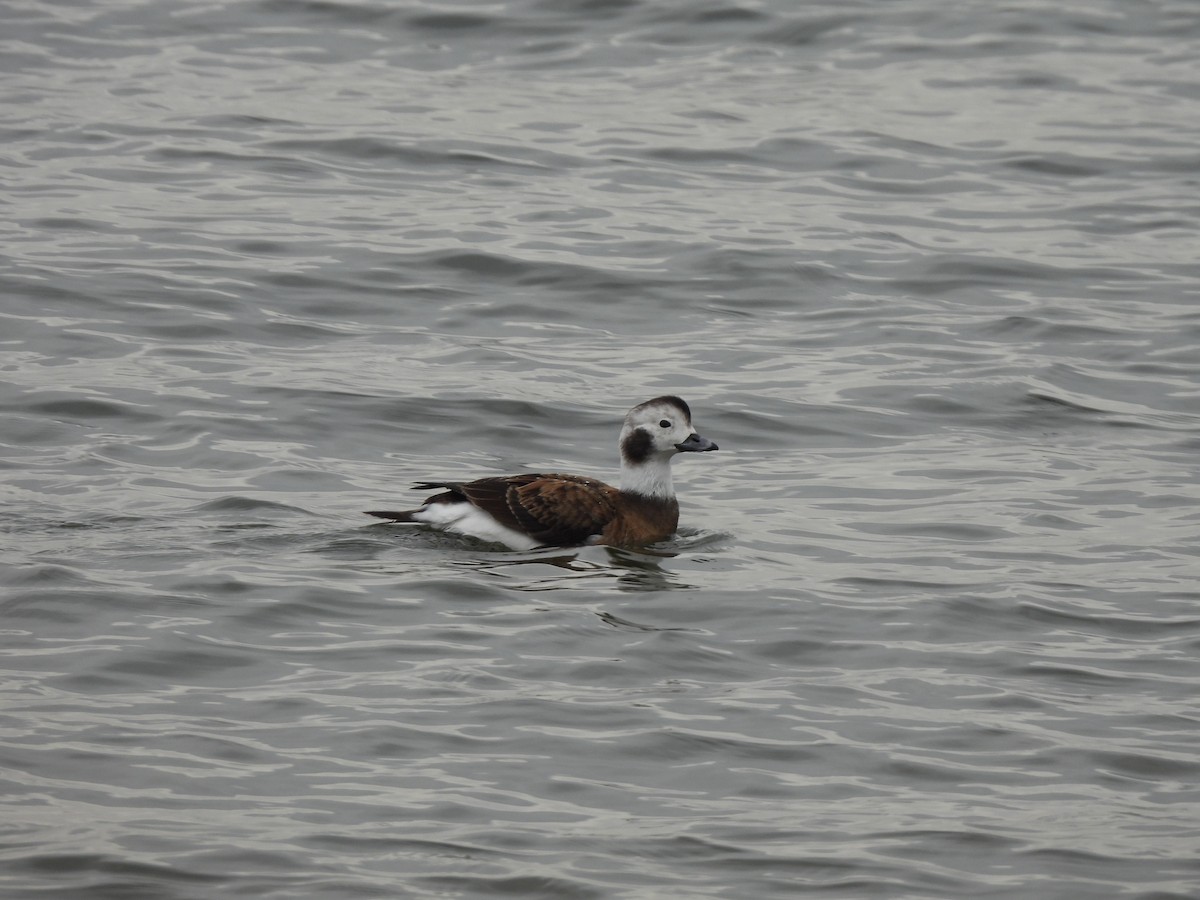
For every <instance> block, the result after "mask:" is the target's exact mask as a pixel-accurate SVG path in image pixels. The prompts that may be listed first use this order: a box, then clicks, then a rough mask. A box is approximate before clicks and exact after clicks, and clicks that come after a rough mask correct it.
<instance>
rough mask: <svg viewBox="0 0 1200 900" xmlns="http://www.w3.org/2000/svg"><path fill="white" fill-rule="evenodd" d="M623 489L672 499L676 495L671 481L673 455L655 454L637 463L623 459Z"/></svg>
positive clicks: (648, 495) (643, 494)
mask: <svg viewBox="0 0 1200 900" xmlns="http://www.w3.org/2000/svg"><path fill="white" fill-rule="evenodd" d="M620 486H621V490H622V491H625V492H627V493H630V494H641V495H642V496H643V497H657V498H661V499H663V500H670V499H672V498H673V497H674V496H675V485H674V484H672V483H671V456H668V455H662V456H659V455H657V454H656V455H654V456H651V457H650V458H649V459H648V460H646V461H645V462H644V463H639V464H637V465H634V464H631V463H627V462H625V461H624V460H622V461H621V485H620Z"/></svg>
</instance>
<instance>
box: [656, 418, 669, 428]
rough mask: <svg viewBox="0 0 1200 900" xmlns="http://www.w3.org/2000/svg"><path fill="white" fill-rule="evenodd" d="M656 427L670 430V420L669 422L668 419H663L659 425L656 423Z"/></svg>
mask: <svg viewBox="0 0 1200 900" xmlns="http://www.w3.org/2000/svg"><path fill="white" fill-rule="evenodd" d="M658 427H659V428H670V427H671V420H670V419H663V420H662V421H661V422H659V423H658Z"/></svg>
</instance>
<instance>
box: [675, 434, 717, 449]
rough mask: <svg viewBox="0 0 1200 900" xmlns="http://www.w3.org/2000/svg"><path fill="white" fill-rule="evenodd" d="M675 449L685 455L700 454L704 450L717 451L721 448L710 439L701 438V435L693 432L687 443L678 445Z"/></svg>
mask: <svg viewBox="0 0 1200 900" xmlns="http://www.w3.org/2000/svg"><path fill="white" fill-rule="evenodd" d="M675 449H676V450H680V451H682V452H684V453H699V452H701V451H703V450H717V449H720V448H718V447H717V445H716V444H714V443H713V442H712V441H710V440H709V439H708V438H706V437H700V435H698V434H696V433H694V432H693V433H692V434H689V435H688V436H687V440H686V441H683V442H681V443H678V444H676V445H675Z"/></svg>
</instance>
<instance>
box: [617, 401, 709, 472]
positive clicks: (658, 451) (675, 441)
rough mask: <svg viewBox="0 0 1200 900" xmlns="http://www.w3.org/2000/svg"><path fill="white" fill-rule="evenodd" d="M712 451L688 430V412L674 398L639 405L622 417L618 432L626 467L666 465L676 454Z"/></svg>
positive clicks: (685, 404)
mask: <svg viewBox="0 0 1200 900" xmlns="http://www.w3.org/2000/svg"><path fill="white" fill-rule="evenodd" d="M716 449H717V445H716V444H714V443H713V442H712V441H710V440H709V439H708V438H704V437H701V436H700V435H698V434H696V432H695V431H693V430H692V411H691V409H689V408H688V405H687V403H685V402H684V401H683V400H681V399H680V398H678V397H655V398H654V399H653V400H647V401H646V402H645V403H639V404H638V405H637V406H635V407H634V408H633V409H631V410H630V411H629V412H628V413H627V414H626V416H625V425H624V427H623V428H622V429H621V461H622V462H623V463H624V464H625V465H627V466H639V465H645V464H646V463H649V462H652V461H662V462H666V461H669V460H670V458H671V457H672V456H674V455H675V454H676V453H695V452H700V451H704V450H716Z"/></svg>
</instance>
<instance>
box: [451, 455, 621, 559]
mask: <svg viewBox="0 0 1200 900" xmlns="http://www.w3.org/2000/svg"><path fill="white" fill-rule="evenodd" d="M430 486H431V487H432V486H437V487H446V488H448V489H449V491H450V492H451V493H452V494H456V495H458V496H459V497H461V498H464V499H466V500H468V501H469V502H470V503H471V504H472V505H474V506H476V507H478V508H479V509H481V510H483V511H484V512H486V513H487V514H488V515H490V516H492V517H493V518H494V519H496V520H497V521H498V522H500V523H501V524H502V525H505V526H507V527H508V528H512V529H515V530H516V531H519V532H522V533H524V534H527V535H529V536H530V537H531V538H533V539H534V540H535V541H537V542H538V543H540V544H545V545H546V546H556V547H569V546H574V545H576V544H582V543H584V542H585V541H586V540H587V539H588V538H589V537H591V536H592V535H595V534H600V532H602V531H603V530H604V526H605V525H607V524H608V523H609V522H611V521H612V519H613V517H614V516H615V515H616V514H617V507H616V504H615V503H614V501H613V497H614V495H615V494H616V489H615V488H613V487H610V486H609V485H607V484H605V483H604V482H603V481H597V480H596V479H594V478H584V477H583V476H580V475H560V474H544V473H529V474H525V475H508V476H504V477H498V478H480V479H479V480H477V481H468V482H464V483H459V484H443V485H430ZM445 496H446V495H444V494H442V495H439V496H438V497H436V498H434V497H431V498H430V500H442V499H443V498H445ZM447 499H448V498H447Z"/></svg>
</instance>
